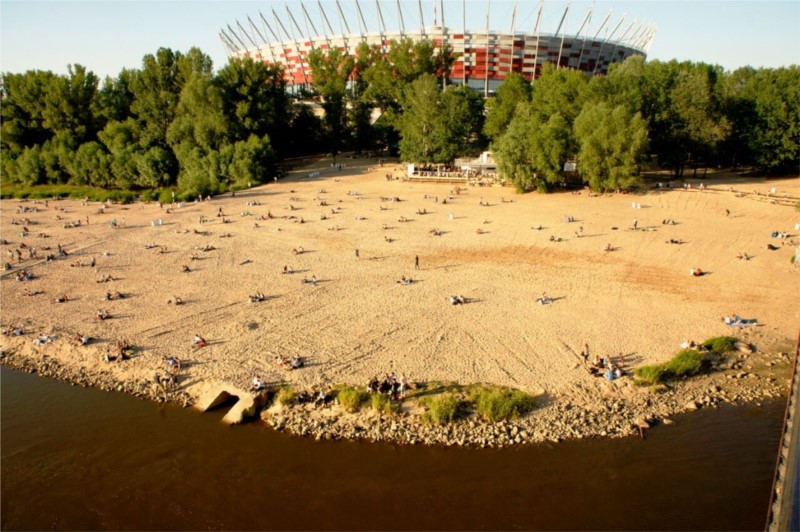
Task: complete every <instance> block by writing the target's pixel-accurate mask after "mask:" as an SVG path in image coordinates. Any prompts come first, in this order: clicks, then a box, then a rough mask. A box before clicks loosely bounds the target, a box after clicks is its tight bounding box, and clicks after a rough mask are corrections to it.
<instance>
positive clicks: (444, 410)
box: [422, 394, 462, 425]
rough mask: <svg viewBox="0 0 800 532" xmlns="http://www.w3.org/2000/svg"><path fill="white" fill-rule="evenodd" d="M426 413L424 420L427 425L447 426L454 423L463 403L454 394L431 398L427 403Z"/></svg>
mask: <svg viewBox="0 0 800 532" xmlns="http://www.w3.org/2000/svg"><path fill="white" fill-rule="evenodd" d="M424 404H425V413H424V414H423V415H422V420H423V421H425V422H426V423H434V424H436V425H446V424H447V423H450V422H451V421H453V420H454V419H455V418H456V416H458V412H459V410H460V409H461V407H462V401H461V399H459V398H458V397H456V396H454V395H452V394H443V395H439V396H436V397H431V398H430V399H428V400H426V401H425V403H424Z"/></svg>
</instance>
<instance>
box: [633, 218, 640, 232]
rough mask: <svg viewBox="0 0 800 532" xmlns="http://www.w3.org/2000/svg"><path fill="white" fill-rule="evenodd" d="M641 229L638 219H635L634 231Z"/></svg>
mask: <svg viewBox="0 0 800 532" xmlns="http://www.w3.org/2000/svg"><path fill="white" fill-rule="evenodd" d="M638 227H639V220H637V219H636V218H634V219H633V230H634V231H635V230H636V229H637V228H638Z"/></svg>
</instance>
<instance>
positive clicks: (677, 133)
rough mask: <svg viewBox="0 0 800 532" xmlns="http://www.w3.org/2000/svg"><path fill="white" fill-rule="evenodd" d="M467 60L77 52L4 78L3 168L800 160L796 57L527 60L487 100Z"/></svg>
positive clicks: (621, 165) (521, 182) (624, 177)
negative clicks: (308, 81)
mask: <svg viewBox="0 0 800 532" xmlns="http://www.w3.org/2000/svg"><path fill="white" fill-rule="evenodd" d="M454 58H455V55H454V53H453V51H452V50H451V49H450V48H449V47H448V46H446V45H445V46H442V45H441V44H439V43H435V42H432V41H414V40H412V39H410V38H402V39H400V40H397V41H392V42H390V43H389V44H388V53H383V52H382V51H381V50H380V49H378V48H377V47H371V46H369V45H367V44H366V43H362V44H361V45H360V46H359V47H358V49H357V52H356V53H355V54H354V55H348V54H346V53H344V52H343V51H342V50H339V49H331V50H321V49H317V50H314V51H313V52H312V53H311V54H310V55H309V58H308V60H309V64H310V68H311V73H312V77H313V80H314V81H313V84H312V85H311V86H309V87H304V89H303V90H302V91H299V92H295V93H291V92H287V87H286V83H285V81H284V77H283V75H284V73H283V71H282V70H281V68H280V67H279V66H270V65H267V64H264V63H263V62H261V61H257V60H253V59H249V58H244V59H231V60H230V61H229V62H228V63H227V64H226V65H224V66H223V67H222V68H221V69H219V70H218V71H216V72H215V71H214V69H213V65H212V62H211V59H210V58H209V57H208V56H207V55H206V54H204V53H203V52H202V51H201V50H199V49H197V48H192V49H190V50H189V51H188V52H185V53H183V52H178V51H173V50H171V49H169V48H161V49H159V50H157V51H156V52H155V53H154V54H147V55H145V56H144V57H143V59H142V64H141V67H140V68H137V69H124V70H122V71H121V72H120V73H119V74H118V75H117V76H116V77H108V78H106V79H105V80H103V81H102V83H101V81H100V80H99V79H98V78H97V76H96V75H95V74H94V73H92V72H91V71H89V70H87V69H86V67H84V66H82V65H78V64H74V65H69V67H68V72H67V74H66V75H56V74H53V73H52V72H45V71H39V70H30V71H27V72H25V73H3V74H2V85H1V86H0V98H1V99H2V100H1V101H2V105H1V106H0V121H1V124H2V125H1V126H0V127H1V128H2V129H1V130H0V148H1V149H0V163H1V164H2V181H3V183H18V184H23V185H31V186H33V185H39V184H60V183H67V184H76V185H92V186H98V187H105V188H122V189H140V190H141V189H155V188H162V187H170V188H173V189H177V190H178V192H179V193H181V194H182V195H195V194H198V193H202V194H205V193H212V192H218V191H221V190H225V189H227V188H229V187H232V186H245V185H246V184H248V183H259V182H263V181H265V180H267V179H270V178H271V177H272V176H273V175H274V174H275V168H276V163H277V162H278V161H279V160H280V159H281V158H282V157H287V156H293V155H300V154H306V153H320V152H333V153H337V152H339V151H342V150H355V151H357V152H359V151H364V150H368V151H373V150H379V149H385V148H387V147H388V148H390V149H394V148H395V147H399V151H400V155H401V157H402V158H403V159H404V160H407V161H409V162H419V163H445V164H448V163H452V162H453V160H454V159H456V158H458V157H462V156H473V155H477V154H478V153H479V152H480V151H482V150H484V149H486V148H487V147H489V146H490V147H491V149H492V150H493V152H494V155H495V158H496V160H497V161H498V165H499V169H500V173H501V174H502V176H504V177H505V178H506V179H509V180H510V181H511V182H512V183H514V184H515V185H516V187H517V188H518V189H519V190H531V189H539V190H550V189H552V188H553V187H554V186H556V185H557V184H559V183H561V182H563V181H564V180H565V178H566V177H567V176H566V175H565V172H564V168H565V164H566V163H570V162H574V163H575V164H576V165H577V178H578V179H580V180H581V182H583V183H585V184H587V185H589V186H590V187H592V188H594V189H598V190H604V189H610V188H618V187H628V186H632V185H633V184H635V182H636V181H637V176H638V174H639V168H640V165H641V164H642V163H643V161H645V160H648V161H656V162H657V163H658V164H660V165H661V166H662V167H664V168H669V169H671V171H672V172H673V175H674V176H676V177H680V176H682V175H683V173H684V169H685V168H686V167H687V166H688V167H694V168H695V169H696V168H697V167H698V166H701V165H702V166H711V165H728V166H737V167H738V166H752V167H754V168H755V169H756V170H758V171H762V172H771V173H783V172H797V170H798V167H800V140H799V139H800V67H798V66H796V65H795V66H789V67H785V68H777V69H766V68H761V69H754V68H751V67H745V68H741V69H738V70H736V71H734V72H726V71H724V70H722V69H721V68H720V67H717V66H713V65H707V64H703V63H692V62H678V61H668V62H662V61H649V62H646V61H644V59H643V58H642V57H639V56H634V57H630V58H628V59H627V60H626V61H625V62H624V63H616V64H613V65H612V66H611V68H610V69H609V72H608V74H607V75H606V76H596V77H593V78H590V77H589V76H587V75H586V74H585V73H582V72H578V71H573V70H568V69H563V68H556V67H554V66H552V65H545V67H544V68H543V69H542V73H541V76H540V77H539V78H538V79H537V80H536V81H535V82H534V83H529V82H527V81H526V80H525V79H524V78H523V77H522V76H520V75H518V74H513V73H512V74H510V75H509V76H508V78H507V79H506V80H505V82H504V84H502V85H501V86H500V88H499V90H498V92H497V94H496V96H494V97H493V98H490V99H488V100H484V99H483V98H482V96H481V95H480V94H479V93H476V92H473V91H471V90H469V89H468V88H466V87H456V86H450V85H448V83H449V73H450V69H451V67H452V64H453V61H454ZM320 109H321V110H322V111H323V112H322V113H319V110H320ZM319 116H322V117H323V118H322V119H320V118H319ZM490 143H491V144H490Z"/></svg>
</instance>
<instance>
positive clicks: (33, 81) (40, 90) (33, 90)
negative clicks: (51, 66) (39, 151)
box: [0, 70, 57, 154]
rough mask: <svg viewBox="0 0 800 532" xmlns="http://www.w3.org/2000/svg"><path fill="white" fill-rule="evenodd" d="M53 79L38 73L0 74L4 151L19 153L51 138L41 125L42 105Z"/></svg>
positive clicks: (0, 139)
mask: <svg viewBox="0 0 800 532" xmlns="http://www.w3.org/2000/svg"><path fill="white" fill-rule="evenodd" d="M56 78H57V76H56V75H55V74H53V73H52V72H50V71H42V70H29V71H27V72H25V73H24V74H10V73H5V74H3V77H2V105H0V118H2V135H0V143H2V144H1V145H2V147H3V150H4V151H5V150H11V152H12V154H19V153H21V152H22V151H23V150H24V149H25V148H32V147H34V146H37V145H41V144H42V143H44V141H46V140H47V139H49V138H50V137H52V136H53V132H52V130H51V129H49V128H48V127H47V125H46V124H45V107H46V103H45V102H46V97H47V93H48V92H49V90H50V87H51V86H52V84H53V83H54V80H55V79H56Z"/></svg>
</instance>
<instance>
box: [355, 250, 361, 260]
mask: <svg viewBox="0 0 800 532" xmlns="http://www.w3.org/2000/svg"><path fill="white" fill-rule="evenodd" d="M360 256H361V255H360V254H359V253H358V248H356V258H359V257H360Z"/></svg>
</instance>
